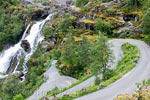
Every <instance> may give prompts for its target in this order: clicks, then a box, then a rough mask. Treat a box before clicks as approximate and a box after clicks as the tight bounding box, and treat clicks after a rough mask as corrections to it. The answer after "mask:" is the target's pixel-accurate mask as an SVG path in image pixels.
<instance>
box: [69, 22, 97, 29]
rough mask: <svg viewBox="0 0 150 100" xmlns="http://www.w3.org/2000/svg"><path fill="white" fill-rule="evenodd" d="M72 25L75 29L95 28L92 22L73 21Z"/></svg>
mask: <svg viewBox="0 0 150 100" xmlns="http://www.w3.org/2000/svg"><path fill="white" fill-rule="evenodd" d="M72 25H73V27H74V28H76V29H85V30H95V27H94V26H95V24H92V23H84V22H74V23H73V24H72Z"/></svg>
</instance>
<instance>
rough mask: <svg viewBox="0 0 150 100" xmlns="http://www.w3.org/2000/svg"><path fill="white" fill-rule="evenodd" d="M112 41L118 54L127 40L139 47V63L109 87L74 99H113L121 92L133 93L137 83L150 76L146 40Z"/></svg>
mask: <svg viewBox="0 0 150 100" xmlns="http://www.w3.org/2000/svg"><path fill="white" fill-rule="evenodd" d="M110 42H111V43H112V44H113V45H114V47H116V46H117V48H118V50H117V51H115V52H116V54H117V53H120V52H121V49H120V48H121V45H122V44H124V43H126V42H128V43H130V44H132V45H135V46H136V47H138V48H139V50H140V59H139V61H138V64H137V65H136V66H135V67H134V68H133V69H132V70H131V71H130V72H128V73H127V74H126V75H124V76H123V77H122V78H120V79H119V80H117V81H116V82H114V83H112V84H111V85H109V86H108V87H106V88H104V89H102V90H99V91H96V92H93V93H91V94H88V95H85V96H83V97H79V98H76V99H74V100H113V99H114V98H116V97H117V95H119V94H125V93H128V94H131V93H133V92H134V91H135V90H136V83H139V82H142V81H143V80H144V79H148V78H149V77H150V70H149V69H150V47H149V46H148V45H147V44H146V43H145V42H143V41H140V40H133V39H114V40H111V41H110ZM117 56H119V55H117Z"/></svg>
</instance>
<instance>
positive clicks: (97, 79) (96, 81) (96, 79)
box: [94, 77, 101, 85]
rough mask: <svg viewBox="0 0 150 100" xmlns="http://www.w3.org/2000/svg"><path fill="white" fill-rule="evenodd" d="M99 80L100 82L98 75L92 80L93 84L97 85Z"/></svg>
mask: <svg viewBox="0 0 150 100" xmlns="http://www.w3.org/2000/svg"><path fill="white" fill-rule="evenodd" d="M100 82H101V80H100V78H99V77H96V78H95V82H94V83H95V85H99V84H100Z"/></svg>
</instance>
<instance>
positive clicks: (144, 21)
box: [141, 8, 150, 34]
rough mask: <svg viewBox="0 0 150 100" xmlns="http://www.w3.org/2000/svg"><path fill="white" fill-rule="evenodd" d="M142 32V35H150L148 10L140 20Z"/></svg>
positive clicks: (149, 10) (149, 11)
mask: <svg viewBox="0 0 150 100" xmlns="http://www.w3.org/2000/svg"><path fill="white" fill-rule="evenodd" d="M141 25H142V31H143V33H144V34H149V33H150V8H149V9H148V10H147V11H146V13H145V14H144V16H143V19H142V24H141Z"/></svg>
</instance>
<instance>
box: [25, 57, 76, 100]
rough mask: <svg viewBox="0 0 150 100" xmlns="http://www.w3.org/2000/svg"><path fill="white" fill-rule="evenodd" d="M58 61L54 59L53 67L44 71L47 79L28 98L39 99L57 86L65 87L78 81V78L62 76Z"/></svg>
mask: <svg viewBox="0 0 150 100" xmlns="http://www.w3.org/2000/svg"><path fill="white" fill-rule="evenodd" d="M56 62H57V61H56V60H53V61H52V64H51V67H50V68H49V69H48V70H47V71H46V72H45V73H44V76H45V77H46V78H47V81H46V82H44V83H43V84H42V86H41V87H40V88H39V89H38V90H37V91H36V92H35V93H34V94H33V95H32V96H31V97H29V98H28V99H27V100H39V99H40V98H42V97H44V96H45V95H46V93H47V92H48V91H50V90H52V89H54V88H55V87H58V88H59V89H63V88H65V87H68V86H69V85H71V84H72V83H75V82H76V79H74V78H71V77H67V76H60V74H59V72H58V70H57V69H56Z"/></svg>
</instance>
